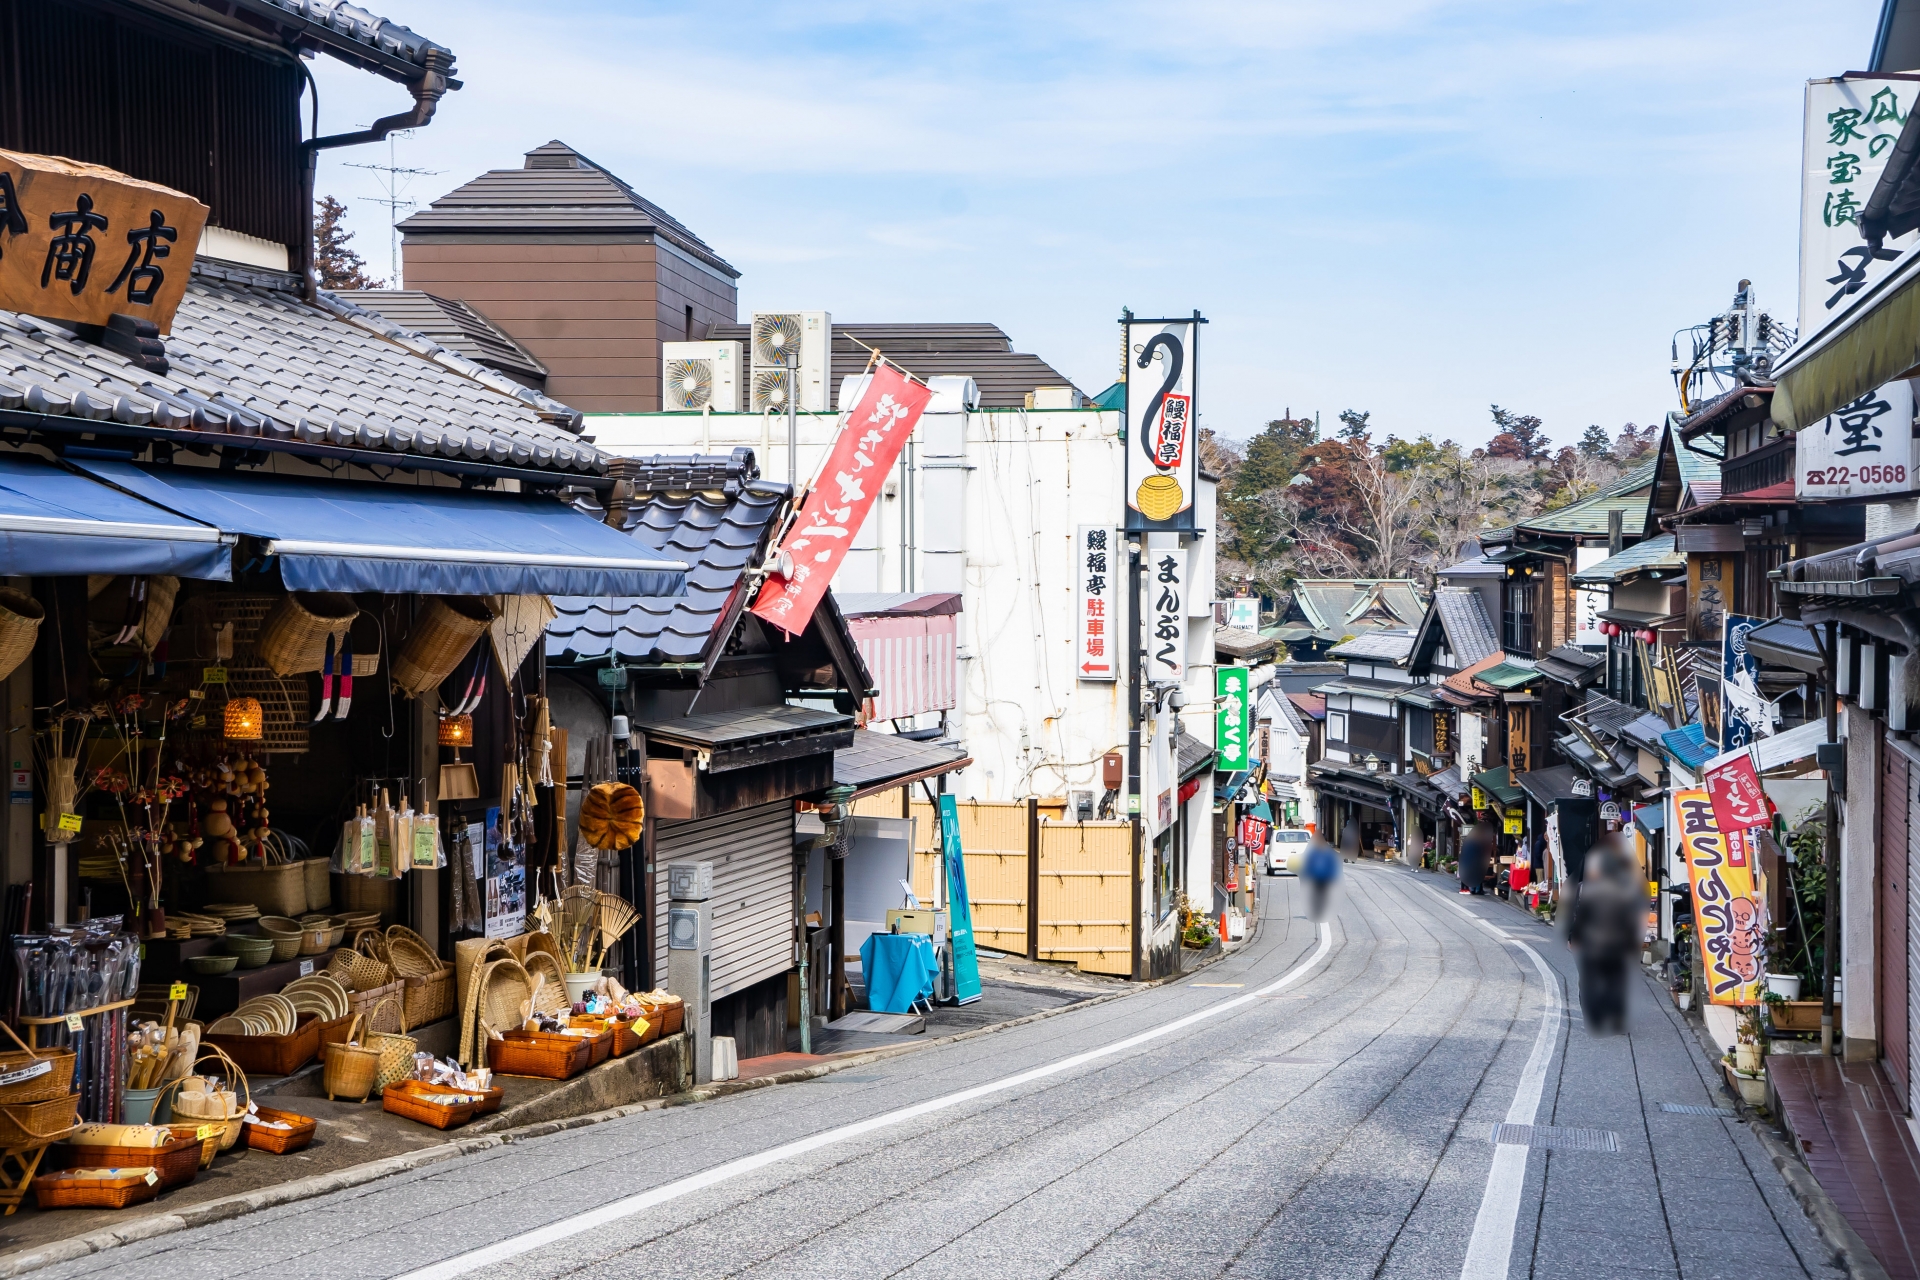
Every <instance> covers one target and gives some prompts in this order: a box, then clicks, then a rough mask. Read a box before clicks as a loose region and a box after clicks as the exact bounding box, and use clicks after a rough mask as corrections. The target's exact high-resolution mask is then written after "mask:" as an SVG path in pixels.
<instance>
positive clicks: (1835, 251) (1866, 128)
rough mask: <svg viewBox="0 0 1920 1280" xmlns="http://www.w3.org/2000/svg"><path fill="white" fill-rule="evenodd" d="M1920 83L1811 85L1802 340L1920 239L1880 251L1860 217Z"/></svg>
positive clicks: (1803, 197) (1910, 237)
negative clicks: (1867, 235) (1864, 230)
mask: <svg viewBox="0 0 1920 1280" xmlns="http://www.w3.org/2000/svg"><path fill="white" fill-rule="evenodd" d="M1916 91H1920V84H1916V83H1915V82H1914V81H1913V80H1912V79H1910V78H1904V77H1899V78H1897V77H1891V76H1842V77H1840V78H1838V79H1833V80H1810V81H1808V82H1807V98H1806V108H1807V114H1806V124H1805V129H1804V132H1803V134H1802V135H1801V157H1802V160H1801V169H1800V340H1801V341H1802V342H1805V341H1806V340H1807V339H1808V338H1810V337H1812V336H1813V335H1814V334H1815V333H1817V332H1819V331H1820V329H1821V328H1822V327H1823V326H1825V324H1826V323H1827V321H1828V319H1829V318H1830V317H1832V316H1834V315H1837V314H1838V313H1840V312H1841V311H1844V310H1845V309H1846V307H1847V302H1848V300H1849V299H1852V298H1855V297H1857V296H1858V295H1859V294H1860V292H1861V291H1862V290H1864V289H1866V288H1868V287H1870V286H1871V285H1872V284H1873V283H1874V282H1875V281H1877V280H1879V279H1880V278H1881V277H1882V276H1884V275H1886V274H1887V272H1888V271H1889V270H1891V269H1892V266H1893V262H1894V260H1895V259H1896V258H1898V257H1899V256H1900V255H1901V253H1902V252H1903V251H1905V250H1906V249H1908V248H1911V247H1912V246H1913V245H1914V244H1915V243H1916V242H1917V241H1920V235H1916V233H1913V232H1908V233H1907V234H1906V235H1903V236H1899V237H1897V238H1895V239H1891V240H1888V241H1887V242H1886V243H1885V244H1884V245H1882V246H1881V247H1880V249H1879V250H1878V251H1875V250H1874V249H1873V248H1872V247H1871V246H1870V245H1868V244H1867V242H1866V240H1865V238H1863V237H1862V236H1861V234H1860V214H1861V211H1862V210H1864V209H1865V208H1866V204H1867V199H1868V197H1869V196H1871V195H1872V194H1873V188H1874V186H1875V184H1876V183H1878V182H1879V181H1880V171H1881V170H1882V169H1884V168H1886V166H1887V161H1888V159H1889V158H1891V157H1892V155H1893V148H1894V144H1895V143H1896V142H1898V141H1899V140H1900V128H1901V126H1902V125H1903V124H1904V123H1905V122H1906V119H1907V113H1908V111H1910V110H1911V109H1912V103H1913V100H1914V99H1915V97H1916V96H1920V93H1917V92H1916Z"/></svg>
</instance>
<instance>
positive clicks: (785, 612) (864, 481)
mask: <svg viewBox="0 0 1920 1280" xmlns="http://www.w3.org/2000/svg"><path fill="white" fill-rule="evenodd" d="M932 398H933V392H932V390H931V389H929V388H928V387H927V386H926V384H925V383H920V382H914V381H912V380H911V379H909V378H906V377H904V376H902V375H901V374H900V373H899V372H898V371H897V370H895V369H894V368H893V367H892V366H891V365H885V364H883V365H881V366H880V367H879V368H877V369H875V370H874V372H873V377H872V378H871V379H869V380H868V382H867V387H866V390H865V391H862V392H861V393H860V400H859V403H857V404H856V405H854V407H853V412H851V413H849V414H848V415H847V420H846V423H845V425H843V426H842V427H841V428H840V435H839V438H838V439H836V440H835V441H834V442H833V450H832V452H830V453H828V454H827V460H826V462H824V463H823V464H821V467H820V475H819V478H818V479H817V480H816V481H815V483H814V486H813V489H812V490H811V491H810V492H809V493H808V494H807V497H806V500H805V501H804V502H802V503H801V504H800V513H799V514H798V515H797V516H796V517H794V521H793V523H792V524H791V525H790V526H788V528H787V532H786V536H785V537H783V538H782V539H781V540H780V555H779V560H780V563H781V565H782V566H783V571H782V572H777V573H772V574H769V575H768V576H767V581H766V585H764V586H762V587H761V588H760V597H759V599H757V600H755V601H754V603H753V612H754V613H756V614H758V615H759V616H760V617H762V618H764V619H766V620H767V621H768V622H771V623H772V624H773V625H774V626H776V627H779V628H780V629H781V630H782V631H785V632H787V633H788V634H789V635H799V634H800V633H801V632H802V631H804V630H806V627H807V622H808V620H809V619H810V618H812V617H813V611H814V610H815V609H816V608H818V607H819V604H820V601H821V598H822V597H824V596H825V595H826V594H827V584H828V583H830V582H832V581H833V575H834V574H835V573H836V572H838V571H839V568H840V562H841V561H843V560H845V559H846V558H847V549H848V548H849V547H850V546H852V544H853V539H854V535H855V534H857V533H859V532H860V526H861V525H862V524H864V523H866V519H867V512H869V511H870V510H872V509H873V503H874V500H875V499H876V498H878V497H879V496H880V486H881V485H882V484H884V483H885V482H886V477H887V473H888V472H889V471H891V470H893V464H894V462H895V461H896V460H897V459H898V458H899V457H900V450H901V449H902V448H903V447H905V445H906V443H907V437H908V436H910V435H912V434H913V428H914V424H915V423H917V422H919V421H920V415H921V414H922V413H924V412H925V411H926V408H927V402H928V401H929V400H931V399H932Z"/></svg>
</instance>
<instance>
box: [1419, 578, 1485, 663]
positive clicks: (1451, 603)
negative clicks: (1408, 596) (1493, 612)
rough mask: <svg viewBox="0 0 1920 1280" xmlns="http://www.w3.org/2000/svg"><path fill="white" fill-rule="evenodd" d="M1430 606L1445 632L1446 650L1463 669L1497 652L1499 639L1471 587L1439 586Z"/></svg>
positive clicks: (1481, 602) (1483, 603)
mask: <svg viewBox="0 0 1920 1280" xmlns="http://www.w3.org/2000/svg"><path fill="white" fill-rule="evenodd" d="M1433 607H1434V611H1435V612H1436V613H1437V614H1438V615H1439V619H1440V626H1441V627H1442V629H1443V630H1445V632H1446V636H1447V648H1448V649H1450V650H1452V651H1453V656H1454V658H1455V660H1456V661H1458V662H1459V664H1460V665H1461V666H1462V667H1470V666H1472V665H1473V664H1474V663H1476V662H1478V661H1480V660H1481V659H1482V658H1485V657H1487V656H1488V655H1489V654H1492V653H1496V652H1498V651H1499V648H1500V637H1499V635H1498V634H1497V633H1496V632H1495V631H1494V629H1493V619H1491V618H1489V617H1488V616H1487V606H1486V603H1485V601H1483V600H1482V599H1481V597H1480V593H1479V592H1478V591H1476V590H1474V589H1473V588H1472V587H1441V588H1440V589H1439V590H1437V591H1435V592H1434V594H1433Z"/></svg>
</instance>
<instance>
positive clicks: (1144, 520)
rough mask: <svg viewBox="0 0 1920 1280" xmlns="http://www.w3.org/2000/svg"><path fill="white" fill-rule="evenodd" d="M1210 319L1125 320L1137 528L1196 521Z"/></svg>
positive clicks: (1132, 517)
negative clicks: (1204, 338) (1198, 405)
mask: <svg viewBox="0 0 1920 1280" xmlns="http://www.w3.org/2000/svg"><path fill="white" fill-rule="evenodd" d="M1204 323H1206V322H1205V321H1204V320H1202V319H1201V318H1200V313H1199V312H1197V311H1196V312H1195V313H1194V314H1193V315H1192V316H1191V317H1190V318H1188V319H1185V320H1133V319H1128V320H1126V321H1125V322H1124V324H1125V326H1126V335H1127V413H1126V422H1127V450H1126V457H1127V466H1126V498H1127V529H1128V530H1129V531H1153V530H1160V531H1162V532H1173V531H1180V532H1191V531H1192V530H1193V528H1194V519H1193V517H1194V495H1195V491H1196V489H1197V488H1198V485H1199V471H1200V461H1199V459H1200V450H1199V444H1200V440H1199V429H1200V424H1199V417H1198V414H1197V413H1196V411H1195V406H1194V388H1195V386H1196V385H1197V383H1198V377H1197V375H1198V360H1199V337H1200V326H1201V325H1202V324H1204Z"/></svg>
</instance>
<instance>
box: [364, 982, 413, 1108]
mask: <svg viewBox="0 0 1920 1280" xmlns="http://www.w3.org/2000/svg"><path fill="white" fill-rule="evenodd" d="M380 1003H381V1004H383V1005H386V1004H391V1005H393V1006H394V1009H395V1010H396V1011H397V1012H398V1013H399V1015H400V1030H399V1031H398V1032H397V1033H396V1032H392V1031H370V1032H368V1033H367V1047H368V1048H370V1049H373V1050H375V1051H376V1052H378V1053H379V1055H380V1065H379V1067H378V1069H377V1070H376V1071H375V1073H374V1078H373V1091H374V1092H375V1093H379V1092H381V1091H382V1090H383V1089H385V1088H386V1087H387V1086H388V1085H390V1084H392V1083H393V1082H394V1081H396V1080H405V1079H407V1078H408V1077H410V1076H411V1075H413V1071H414V1066H413V1055H414V1054H415V1053H417V1052H419V1050H420V1042H419V1041H417V1040H415V1039H414V1038H413V1037H412V1036H410V1035H408V1034H407V1012H406V1006H405V1004H404V1003H403V1002H402V1001H401V1000H399V999H397V998H396V997H394V996H387V997H386V998H385V999H383V1000H382V1001H381V1002H380ZM368 1021H369V1022H371V1021H372V1018H371V1016H369V1019H368Z"/></svg>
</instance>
